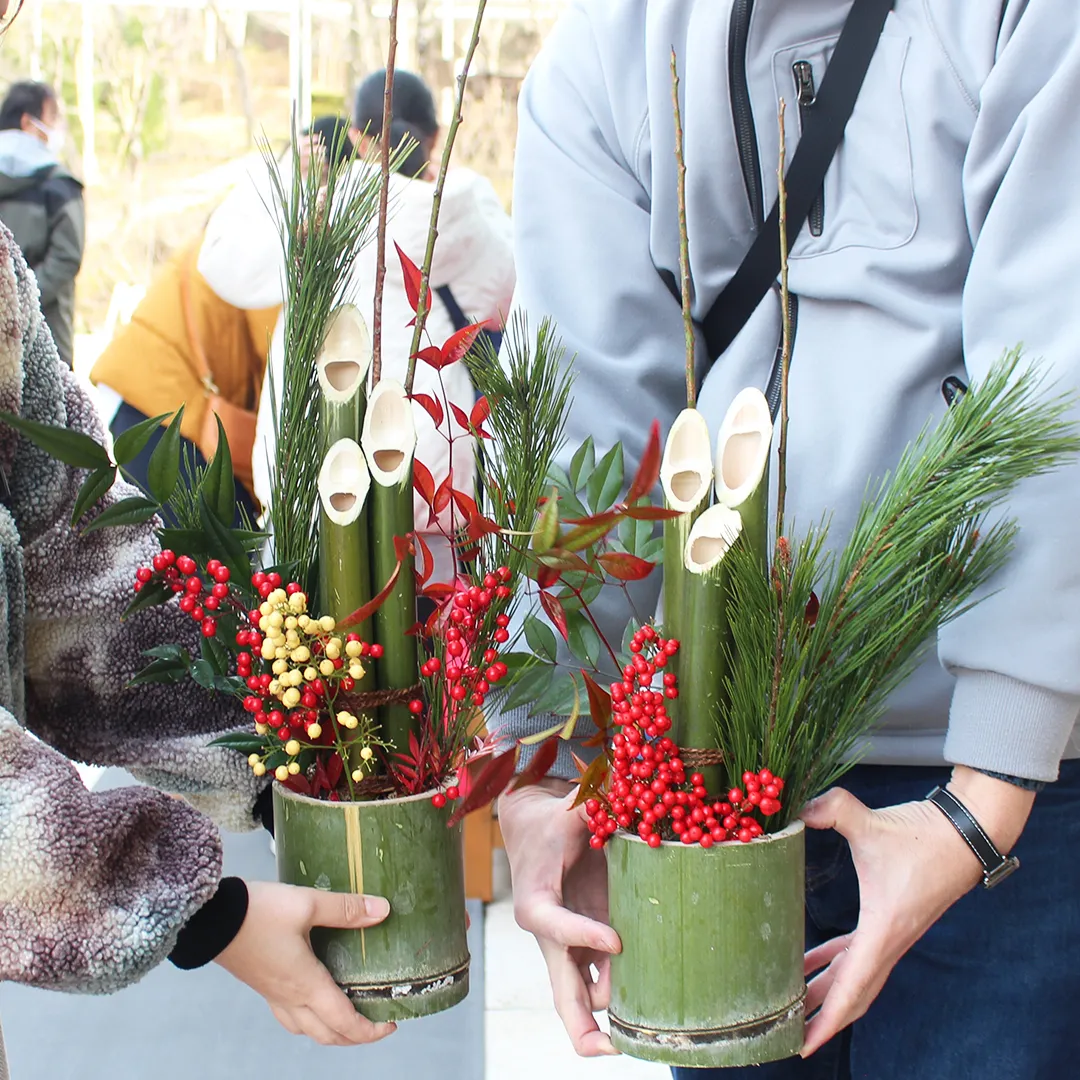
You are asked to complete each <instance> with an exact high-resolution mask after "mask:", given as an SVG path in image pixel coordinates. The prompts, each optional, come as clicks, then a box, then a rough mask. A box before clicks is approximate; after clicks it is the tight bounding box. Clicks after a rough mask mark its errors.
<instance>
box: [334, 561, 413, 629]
mask: <svg viewBox="0 0 1080 1080" xmlns="http://www.w3.org/2000/svg"><path fill="white" fill-rule="evenodd" d="M400 573H401V560H400V559H399V560H398V564H397V566H395V567H394V572H393V573H392V574H391V575H390V580H389V581H388V582H387V583H386V584H385V585H384V586H383V587H382V589H381V590H380V592H379V595H378V596H375V597H373V598H372V599H371V600H369V601H368V602H367V603H366V604H364V605H363V606H362V607H359V608H357V609H356V610H355V611H354V612H353V613H352V614H351V615H346V616H345V618H344V619H340V620H338V624H337V625H338V629H339V630H347V629H348V628H349V627H350V626H359V625H360V623H365V622H367V621H368V619H370V618H371V616H372V615H374V614H375V612H376V611H378V610H379V608H381V607H382V606H383V604H384V603H386V598H387V597H388V596H389V595H390V594H391V593H392V592H393V591H394V586H395V585H396V584H397V579H398V575H399V574H400Z"/></svg>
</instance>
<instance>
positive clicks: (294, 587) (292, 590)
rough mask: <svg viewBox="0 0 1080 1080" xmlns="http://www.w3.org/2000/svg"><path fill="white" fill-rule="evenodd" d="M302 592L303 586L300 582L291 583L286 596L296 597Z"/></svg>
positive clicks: (287, 586) (286, 588)
mask: <svg viewBox="0 0 1080 1080" xmlns="http://www.w3.org/2000/svg"><path fill="white" fill-rule="evenodd" d="M300 591H301V585H300V582H299V581H290V582H289V584H288V585H286V586H285V595H286V596H295V595H296V594H297V593H298V592H300Z"/></svg>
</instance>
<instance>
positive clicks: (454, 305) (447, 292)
mask: <svg viewBox="0 0 1080 1080" xmlns="http://www.w3.org/2000/svg"><path fill="white" fill-rule="evenodd" d="M435 293H436V295H437V296H438V298H439V299H440V300H441V301H442V302H443V307H445V308H446V313H447V315H449V316H450V322H451V323H453V325H454V329H455V330H464V329H465V327H466V326H468V325H469V317H468V315H466V314H465V312H464V311H462V310H461V305H460V304H459V303H458V302H457V300H456V299H455V298H454V293H453V291H452V290H451V288H450V286H449V285H442V286H440V287H439V288H437V289H436V290H435Z"/></svg>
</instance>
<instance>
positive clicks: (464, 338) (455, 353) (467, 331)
mask: <svg viewBox="0 0 1080 1080" xmlns="http://www.w3.org/2000/svg"><path fill="white" fill-rule="evenodd" d="M483 329H484V327H483V324H482V323H473V324H472V325H471V326H466V327H464V328H462V329H461V330H459V331H458V332H457V333H456V334H451V335H450V336H449V337H448V338H447V339H446V344H445V345H443V347H442V352H443V358H444V359H443V365H442V366H443V367H446V366H448V365H449V364H456V363H457V362H458V360H460V359H461V358H462V357H463V356H464V355H465V354H466V353H467V352H468V351H469V350H470V349H471V348H472V347H473V342H474V341H475V340H476V338H477V335H478V334H479V333H480V331H481V330H483Z"/></svg>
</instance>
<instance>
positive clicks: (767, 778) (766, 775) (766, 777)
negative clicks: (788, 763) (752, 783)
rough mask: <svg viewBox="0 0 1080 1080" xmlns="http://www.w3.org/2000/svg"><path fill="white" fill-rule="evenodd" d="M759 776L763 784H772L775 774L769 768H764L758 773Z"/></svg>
mask: <svg viewBox="0 0 1080 1080" xmlns="http://www.w3.org/2000/svg"><path fill="white" fill-rule="evenodd" d="M757 778H758V780H760V781H761V782H762V783H763V784H771V783H772V782H773V774H772V773H771V772H770V771H769V770H768V769H762V770H761V772H759V773H758V774H757Z"/></svg>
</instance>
